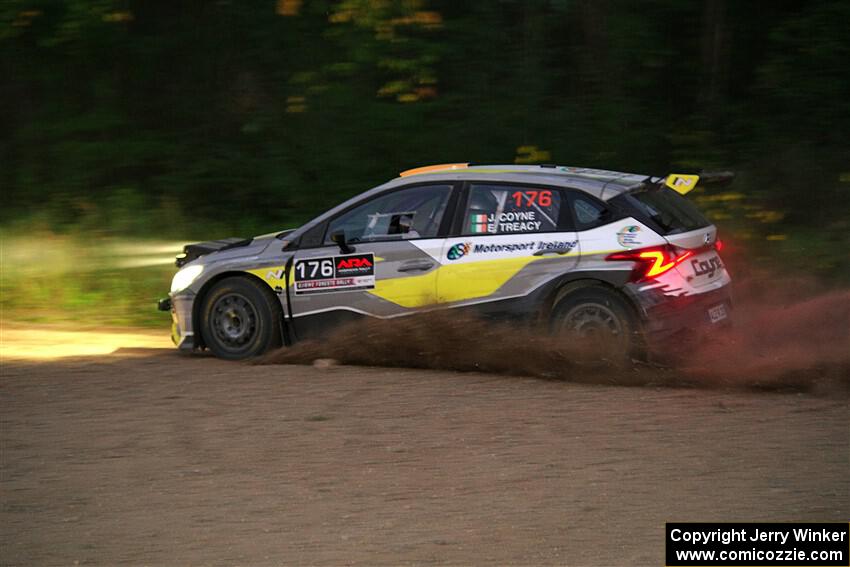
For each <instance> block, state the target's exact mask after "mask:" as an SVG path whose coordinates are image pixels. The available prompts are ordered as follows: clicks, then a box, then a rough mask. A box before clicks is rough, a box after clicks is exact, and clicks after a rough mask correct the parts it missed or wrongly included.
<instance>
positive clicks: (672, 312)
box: [643, 285, 732, 344]
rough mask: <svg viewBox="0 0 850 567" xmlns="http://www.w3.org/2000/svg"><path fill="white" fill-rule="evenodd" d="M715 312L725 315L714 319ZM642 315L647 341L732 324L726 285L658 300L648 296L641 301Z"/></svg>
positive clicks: (729, 298)
mask: <svg viewBox="0 0 850 567" xmlns="http://www.w3.org/2000/svg"><path fill="white" fill-rule="evenodd" d="M720 306H722V307H720ZM712 313H713V314H714V317H712ZM719 313H725V316H724V317H722V318H719V319H718V318H717V317H718V314H719ZM643 315H644V317H643V318H644V321H643V332H644V336H645V338H646V340H647V342H648V343H650V344H655V343H658V342H663V341H666V340H667V339H670V338H671V337H673V336H674V335H675V336H682V337H684V336H685V335H704V334H708V333H711V332H714V331H717V330H722V329H724V328H728V327H729V326H730V325H731V323H732V294H731V290H730V286H729V285H725V286H723V287H721V288H719V289H715V290H712V291H709V292H706V293H699V294H694V295H686V296H680V297H664V299H663V300H660V301H659V300H658V299H657V298H652V300H650V301H647V302H646V303H644V305H643Z"/></svg>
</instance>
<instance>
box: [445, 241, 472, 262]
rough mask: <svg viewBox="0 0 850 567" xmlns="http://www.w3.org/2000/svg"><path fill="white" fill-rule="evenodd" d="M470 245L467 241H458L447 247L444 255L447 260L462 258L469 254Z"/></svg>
mask: <svg viewBox="0 0 850 567" xmlns="http://www.w3.org/2000/svg"><path fill="white" fill-rule="evenodd" d="M471 246H472V244H471V243H469V242H459V243H457V244H455V245H454V246H452V247H451V248H449V253H448V254H446V257H447V258H448V259H449V260H457V259H459V258H463V257H464V256H466V255H467V254H469V249H470V247H471Z"/></svg>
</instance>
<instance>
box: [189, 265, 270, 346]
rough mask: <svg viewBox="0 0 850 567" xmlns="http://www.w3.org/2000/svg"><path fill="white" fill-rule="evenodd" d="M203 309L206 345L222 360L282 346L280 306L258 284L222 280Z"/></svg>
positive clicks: (242, 278) (202, 329)
mask: <svg viewBox="0 0 850 567" xmlns="http://www.w3.org/2000/svg"><path fill="white" fill-rule="evenodd" d="M201 309H202V311H201V333H202V335H203V338H204V344H205V345H206V346H207V347H208V348H209V349H210V350H211V351H212V352H213V354H215V355H216V356H217V357H219V358H226V359H228V360H241V359H244V358H251V357H253V356H258V355H260V354H263V353H264V352H266V351H267V350H269V349H270V348H273V347H276V346H280V332H279V330H280V317H281V310H280V307H279V305H277V300H276V299H275V297H274V295H272V293H271V292H270V291H269V290H267V289H264V288H263V286H262V284H260V283H258V282H254V281H252V280H250V279H248V278H244V277H232V278H227V279H224V280H221V281H220V282H218V283H217V284H215V286H213V288H212V289H211V290H210V291H209V293H208V294H207V295H206V297H205V298H204V303H203V306H202V308H201Z"/></svg>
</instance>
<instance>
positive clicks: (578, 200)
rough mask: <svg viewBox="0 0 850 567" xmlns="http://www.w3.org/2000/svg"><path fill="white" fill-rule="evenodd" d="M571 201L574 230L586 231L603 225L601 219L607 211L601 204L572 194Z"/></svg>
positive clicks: (603, 221) (602, 219)
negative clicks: (574, 222)
mask: <svg viewBox="0 0 850 567" xmlns="http://www.w3.org/2000/svg"><path fill="white" fill-rule="evenodd" d="M571 200H572V209H573V214H574V216H575V219H576V230H587V229H589V228H595V227H597V226H599V225H601V224H604V223H605V220H604V218H603V217H604V215H605V212H606V211H607V209H606V208H605V206H604V205H602V203H600V202H598V201H596V200H593V199H590V198H589V197H584V196H582V195H578V194H573V195H572V197H571Z"/></svg>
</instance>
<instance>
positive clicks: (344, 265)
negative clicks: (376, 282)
mask: <svg viewBox="0 0 850 567" xmlns="http://www.w3.org/2000/svg"><path fill="white" fill-rule="evenodd" d="M371 267H372V262H371V261H370V260H369V258H368V257H366V256H363V257H362V258H357V257H354V258H342V259H340V261H339V262H337V265H336V269H337V270H345V269H351V268H371Z"/></svg>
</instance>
